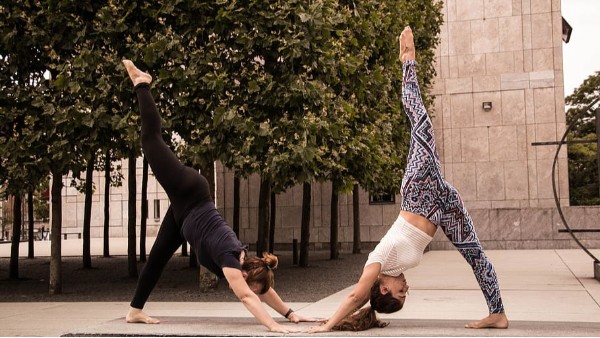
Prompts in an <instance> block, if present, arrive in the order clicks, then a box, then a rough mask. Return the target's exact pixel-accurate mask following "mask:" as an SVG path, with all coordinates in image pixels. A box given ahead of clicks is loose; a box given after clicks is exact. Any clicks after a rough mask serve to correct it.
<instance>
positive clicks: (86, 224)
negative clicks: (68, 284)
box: [83, 151, 96, 269]
mask: <svg viewBox="0 0 600 338" xmlns="http://www.w3.org/2000/svg"><path fill="white" fill-rule="evenodd" d="M95 162H96V152H95V151H94V152H93V154H92V155H91V156H90V158H89V159H88V163H87V167H86V171H85V204H84V207H83V268H84V269H91V268H92V255H91V252H90V226H91V221H92V194H93V193H94V192H93V189H92V188H93V186H94V185H93V183H94V164H95Z"/></svg>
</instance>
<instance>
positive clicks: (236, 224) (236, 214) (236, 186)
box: [233, 175, 240, 238]
mask: <svg viewBox="0 0 600 338" xmlns="http://www.w3.org/2000/svg"><path fill="white" fill-rule="evenodd" d="M233 232H235V235H236V236H237V237H238V238H239V237H240V178H239V177H238V176H237V175H235V176H234V177H233Z"/></svg>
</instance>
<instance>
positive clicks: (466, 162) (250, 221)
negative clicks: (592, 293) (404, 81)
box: [63, 0, 600, 250]
mask: <svg viewBox="0 0 600 338" xmlns="http://www.w3.org/2000/svg"><path fill="white" fill-rule="evenodd" d="M560 6H561V4H560V0H446V1H445V6H444V16H445V23H444V25H443V26H442V30H441V44H440V45H439V47H438V49H437V52H436V61H437V62H436V67H437V78H436V80H435V85H434V87H433V90H432V92H430V93H429V94H431V95H434V96H435V107H434V110H433V112H431V113H432V116H433V121H434V126H435V132H436V140H437V145H438V151H439V155H440V159H441V162H442V165H443V170H444V174H445V176H446V179H447V180H448V181H449V182H451V183H452V184H453V185H454V186H455V187H456V188H457V189H458V190H459V191H460V192H461V194H462V197H463V200H464V202H465V204H466V205H467V208H468V209H469V211H470V214H471V215H472V217H473V219H474V221H475V227H476V229H477V232H478V234H479V237H480V239H481V241H482V242H483V244H484V246H485V247H486V248H489V249H519V248H533V249H535V248H540V249H543V248H570V247H575V244H574V241H573V240H571V239H570V237H569V236H568V234H564V233H559V232H558V229H560V228H562V227H563V225H562V223H561V221H560V219H559V217H558V213H557V211H556V207H555V200H554V193H553V188H552V186H553V185H552V177H551V173H552V165H553V159H554V156H555V152H556V146H534V145H533V144H534V143H535V142H550V141H557V140H560V138H561V137H562V135H563V133H564V131H565V129H566V126H565V104H564V89H563V61H562V46H563V41H562V17H561V8H560ZM563 149H564V150H563V151H561V153H560V154H559V157H558V162H557V169H556V170H557V175H556V178H557V197H558V200H559V201H560V203H561V205H562V206H564V210H563V211H564V213H565V215H566V217H567V218H568V219H569V221H570V222H571V223H572V224H571V225H572V226H573V227H576V228H585V227H594V225H595V224H594V223H593V222H594V221H595V219H597V218H598V213H599V211H598V208H594V207H568V204H569V202H568V201H569V182H568V172H567V169H568V168H567V160H566V147H563ZM138 165H139V166H140V168H138V175H140V176H141V161H138ZM122 166H123V173H124V174H125V175H127V169H126V167H127V163H126V161H123V163H122ZM102 176H103V175H102V174H101V173H98V174H96V175H95V182H96V186H97V188H98V189H97V190H96V193H95V194H94V199H93V200H94V207H93V209H92V210H93V211H92V212H93V216H92V220H93V221H92V236H97V237H100V236H102V222H103V221H102V220H103V215H102V208H103V198H102V196H103V194H104V192H103V191H102V190H103V186H104V183H103V177H102ZM139 181H141V180H139ZM216 181H217V194H216V196H217V207H218V208H219V209H220V210H221V211H222V212H223V214H224V216H225V218H226V219H227V220H228V221H229V222H231V220H232V218H233V174H232V173H231V172H229V171H227V170H225V169H224V168H223V167H222V166H221V165H219V164H217V165H216ZM150 182H151V183H150V184H149V187H148V198H149V219H148V224H149V230H148V232H149V235H152V234H153V233H156V229H157V226H158V224H159V222H160V219H161V217H162V216H163V215H164V213H165V211H166V209H167V207H168V201H167V197H166V195H165V193H164V192H163V191H162V189H161V188H160V186H159V185H158V184H157V183H156V182H154V181H153V180H152V179H151V180H150ZM65 183H68V182H66V181H65ZM139 189H140V187H139V185H138V196H139ZM258 192H259V178H258V177H251V178H250V179H248V180H245V181H242V184H241V216H240V217H241V229H240V239H241V240H242V241H243V242H246V243H255V242H256V236H257V231H256V228H257V220H258ZM64 194H65V196H64V200H63V201H64V213H65V214H64V216H63V220H64V225H63V227H64V228H65V229H73V228H77V227H81V224H82V219H83V196H82V195H80V194H78V193H77V191H75V190H74V189H72V188H66V189H65V192H64ZM110 196H111V205H110V210H111V220H110V224H111V231H110V233H111V236H126V235H127V191H126V187H123V188H113V190H111V193H110ZM330 196H331V186H330V184H326V183H325V184H317V183H315V184H314V185H313V192H312V201H313V204H312V208H311V226H312V230H311V239H310V240H311V243H312V245H313V246H314V247H315V248H326V247H328V245H329V244H328V243H329V222H330V215H329V212H330V205H329V201H330ZM301 201H302V187H301V186H297V187H294V188H293V189H290V190H289V191H287V192H285V193H283V194H280V195H278V196H277V219H276V235H275V242H276V245H280V246H282V247H283V246H287V245H289V244H291V243H292V240H293V239H298V240H299V239H300V219H301V217H300V215H301ZM339 203H340V205H339V206H340V207H339V221H340V229H339V241H340V242H341V243H342V250H347V249H348V248H350V247H351V245H352V236H353V234H352V196H351V195H341V196H340V202H339ZM399 203H400V196H396V198H395V201H393V202H391V203H371V202H370V197H369V194H368V193H366V192H361V194H360V210H361V211H360V220H361V226H362V228H361V240H362V241H363V242H364V245H365V246H369V245H372V244H374V243H377V242H378V241H379V239H381V237H382V236H383V234H384V233H385V232H386V231H387V229H388V227H389V226H390V224H392V223H393V221H394V220H395V219H396V217H397V215H398V212H399ZM138 217H139V215H138ZM586 236H587V237H586ZM582 238H584V239H585V240H586V242H588V243H590V244H591V245H592V247H598V246H600V240H599V239H598V236H597V235H596V237H593V235H590V234H587V235H583V237H582ZM431 247H432V248H433V249H447V248H450V247H451V244H450V243H449V242H448V241H447V240H446V239H445V237H444V236H443V234H440V232H438V234H437V235H436V237H435V238H434V241H433V242H432V244H431Z"/></svg>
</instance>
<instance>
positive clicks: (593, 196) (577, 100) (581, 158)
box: [565, 72, 600, 205]
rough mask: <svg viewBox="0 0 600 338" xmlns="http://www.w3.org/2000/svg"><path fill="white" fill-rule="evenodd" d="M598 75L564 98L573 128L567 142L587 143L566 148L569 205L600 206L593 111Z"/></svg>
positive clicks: (599, 91) (599, 83)
mask: <svg viewBox="0 0 600 338" xmlns="http://www.w3.org/2000/svg"><path fill="white" fill-rule="evenodd" d="M599 100H600V72H596V73H595V74H592V75H590V76H589V77H588V78H587V79H585V80H584V81H583V83H582V84H581V85H580V86H579V87H578V88H577V89H575V91H574V92H573V94H571V95H569V96H567V97H566V98H565V103H566V105H567V106H568V107H569V109H568V110H567V123H568V125H573V128H572V131H571V133H570V135H569V136H568V140H569V141H574V140H581V141H588V143H572V144H569V146H568V157H569V187H570V193H569V196H570V200H571V204H572V205H598V204H600V196H599V193H598V191H599V190H600V188H599V182H598V180H599V177H598V165H599V163H598V160H597V159H598V157H597V152H598V149H597V143H596V140H597V139H598V135H597V132H598V131H597V129H596V125H597V123H598V121H597V118H598V117H597V115H596V110H597V109H598V107H600V105H599V104H598V101H599Z"/></svg>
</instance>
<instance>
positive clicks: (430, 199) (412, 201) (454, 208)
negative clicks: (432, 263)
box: [401, 60, 504, 313]
mask: <svg viewBox="0 0 600 338" xmlns="http://www.w3.org/2000/svg"><path fill="white" fill-rule="evenodd" d="M402 69H403V78H402V103H403V105H404V110H405V112H406V114H407V115H408V118H409V120H410V124H411V140H410V149H409V153H408V161H407V165H406V170H405V173H404V177H403V179H402V189H401V193H402V210H406V211H410V212H412V213H415V214H419V215H422V216H424V217H425V218H427V219H428V220H429V221H430V222H431V223H433V224H435V225H436V226H438V227H440V228H442V230H443V231H444V234H446V237H448V239H449V240H450V241H451V242H452V244H454V246H455V247H456V248H457V249H458V251H459V252H460V253H461V254H462V255H463V257H464V258H465V260H466V261H467V262H468V263H469V264H470V265H471V267H472V268H473V273H474V274H475V278H477V282H478V283H479V286H480V287H481V291H482V292H483V295H484V296H485V300H486V302H487V305H488V308H489V311H490V313H502V312H504V307H503V305H502V299H501V298H500V288H499V287H498V278H497V276H496V271H495V270H494V267H493V266H492V263H491V262H490V260H489V259H488V258H487V257H486V255H485V253H484V252H483V248H482V247H481V243H480V242H479V238H477V234H476V233H475V228H474V227H473V220H472V219H471V216H469V213H468V212H467V209H466V208H465V206H464V204H463V202H462V200H461V198H460V195H459V194H458V191H457V190H456V189H455V188H454V187H453V186H452V185H450V184H449V183H448V182H446V180H444V177H443V175H442V171H441V167H440V162H439V158H438V155H437V150H436V147H435V138H434V134H433V126H432V124H431V120H430V118H429V115H428V114H427V111H426V110H425V105H424V104H423V100H422V98H421V92H420V89H419V84H418V82H417V73H416V61H414V60H408V61H406V62H404V63H403V65H402Z"/></svg>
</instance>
